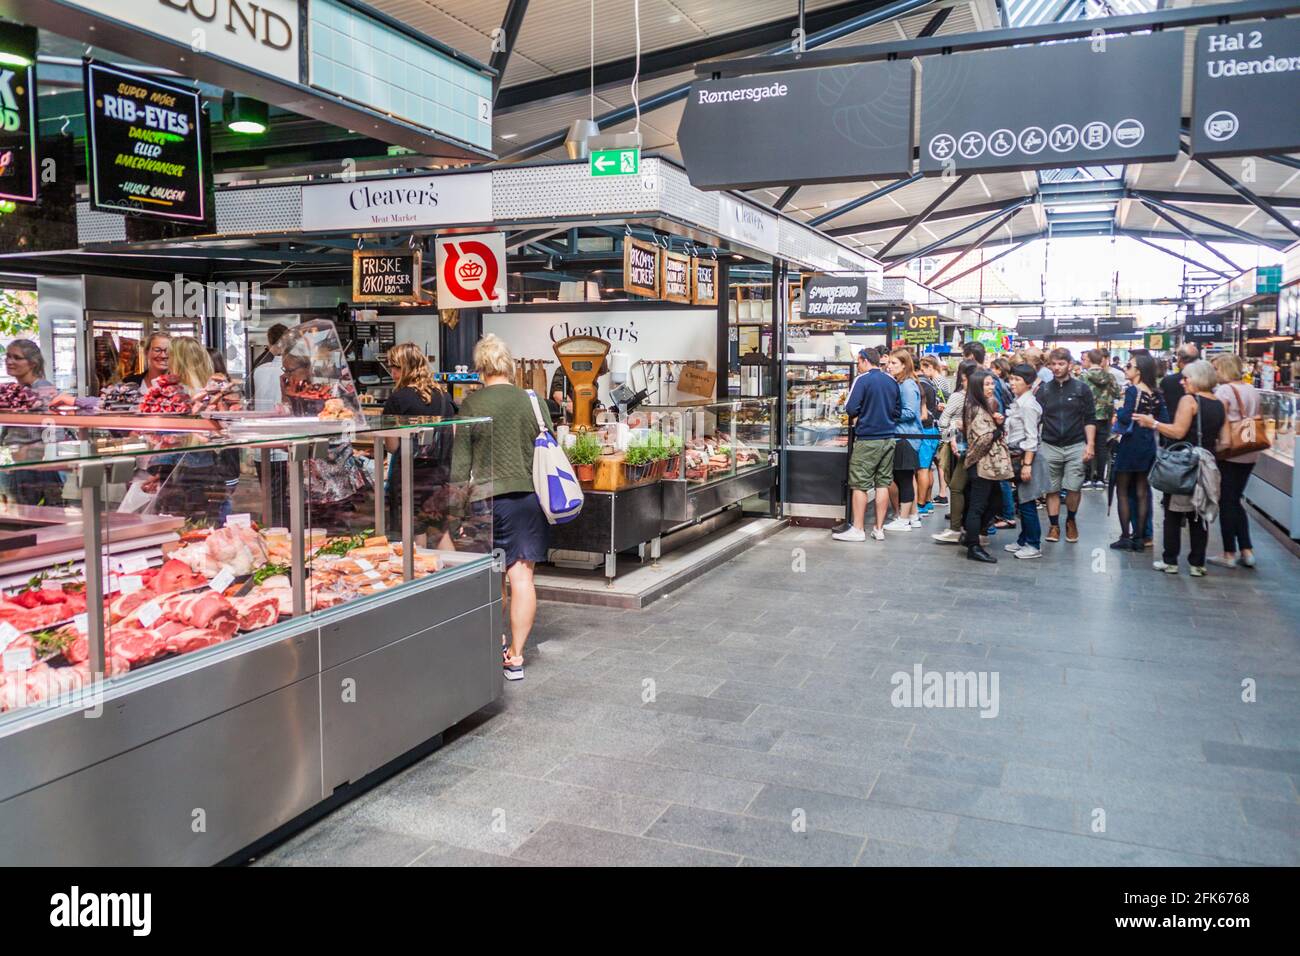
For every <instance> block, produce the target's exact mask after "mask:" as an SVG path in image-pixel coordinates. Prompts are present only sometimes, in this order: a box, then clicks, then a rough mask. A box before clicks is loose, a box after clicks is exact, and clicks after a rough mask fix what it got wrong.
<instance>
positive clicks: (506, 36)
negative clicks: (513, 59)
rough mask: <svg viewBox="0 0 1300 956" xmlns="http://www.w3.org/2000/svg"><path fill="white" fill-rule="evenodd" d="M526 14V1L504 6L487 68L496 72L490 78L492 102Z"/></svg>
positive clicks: (511, 1)
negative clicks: (503, 12) (504, 11)
mask: <svg viewBox="0 0 1300 956" xmlns="http://www.w3.org/2000/svg"><path fill="white" fill-rule="evenodd" d="M527 12H528V0H510V3H509V4H507V6H506V13H505V16H504V17H502V18H501V28H500V30H501V32H500V33H498V34H497V35H496V36H495V37H493V38H492V41H493V42H492V58H491V59H490V60H488V66H490V67H492V69H494V70H496V71H497V72H496V75H495V76H494V77H492V102H493V103H495V102H496V100H497V97H498V96H499V95H500V94H501V79H502V77H504V76H505V75H506V65H507V64H509V62H510V54H511V53H512V52H514V49H515V41H516V40H517V39H518V38H519V30H520V28H521V27H523V25H524V14H526V13H527ZM498 41H500V42H498Z"/></svg>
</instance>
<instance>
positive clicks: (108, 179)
mask: <svg viewBox="0 0 1300 956" xmlns="http://www.w3.org/2000/svg"><path fill="white" fill-rule="evenodd" d="M85 85H86V117H87V123H86V129H87V136H86V150H87V158H86V162H87V166H88V168H89V171H90V177H89V178H90V202H91V205H92V206H93V207H94V208H96V209H100V210H103V211H104V212H116V213H134V214H136V215H141V216H153V217H156V218H159V219H176V220H185V221H190V222H201V221H203V220H205V219H207V218H208V209H207V193H208V183H209V181H210V180H211V177H212V170H211V163H210V161H209V159H210V157H209V150H210V146H209V144H208V143H207V142H206V140H205V139H204V136H203V123H202V122H201V115H200V108H201V101H200V98H199V93H198V91H197V90H195V89H192V88H189V87H184V86H178V85H177V84H175V83H169V82H164V81H162V80H159V79H157V78H155V77H147V76H140V75H139V74H136V73H129V72H127V71H126V70H120V69H118V68H117V67H114V66H107V65H105V64H102V63H91V62H89V61H87V63H86V68H85Z"/></svg>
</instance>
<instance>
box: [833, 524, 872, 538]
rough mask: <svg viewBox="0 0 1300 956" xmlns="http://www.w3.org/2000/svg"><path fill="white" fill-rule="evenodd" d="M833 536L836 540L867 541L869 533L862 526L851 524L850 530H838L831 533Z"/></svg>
mask: <svg viewBox="0 0 1300 956" xmlns="http://www.w3.org/2000/svg"><path fill="white" fill-rule="evenodd" d="M831 537H832V538H834V539H835V540H836V541H866V540H867V533H866V532H865V531H863V530H862V529H861V528H855V527H853V526H852V525H849V530H847V531H836V532H835V533H834V534H833V535H831Z"/></svg>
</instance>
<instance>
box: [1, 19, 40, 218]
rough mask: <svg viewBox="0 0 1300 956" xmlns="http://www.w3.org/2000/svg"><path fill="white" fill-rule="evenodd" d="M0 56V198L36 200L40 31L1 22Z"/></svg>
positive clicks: (23, 200)
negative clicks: (37, 60)
mask: <svg viewBox="0 0 1300 956" xmlns="http://www.w3.org/2000/svg"><path fill="white" fill-rule="evenodd" d="M0 57H3V59H0V199H14V200H17V201H19V202H35V201H36V31H35V30H33V29H32V28H30V27H22V26H18V25H17V24H13V23H0ZM24 64H25V65H24Z"/></svg>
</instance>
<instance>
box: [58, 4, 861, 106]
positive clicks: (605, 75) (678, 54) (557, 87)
mask: <svg viewBox="0 0 1300 956" xmlns="http://www.w3.org/2000/svg"><path fill="white" fill-rule="evenodd" d="M884 2H885V0H854V2H852V3H840V4H836V5H835V6H833V7H825V8H823V9H821V10H813V11H810V12H809V13H807V14H806V16H805V18H804V30H805V31H806V32H805V36H807V35H808V34H812V33H816V32H818V31H819V30H824V29H826V28H827V27H831V26H834V25H835V24H837V23H843V22H844V21H845V20H846V19H848V18H850V17H856V16H860V15H861V14H863V13H869V12H870V11H872V10H874V9H876V8H878V7H880V6H881V4H882V3H884ZM798 26H799V18H798V17H797V16H790V17H783V18H782V19H780V20H771V21H769V22H767V23H758V24H754V25H753V26H749V27H745V28H744V29H743V30H734V31H732V32H731V33H722V34H718V35H717V36H711V37H705V38H703V39H700V40H692V41H691V42H690V43H680V44H678V45H676V46H671V47H666V48H665V49H662V50H651V51H649V52H646V51H642V53H641V74H640V75H641V79H642V80H643V81H644V80H650V79H655V78H656V77H661V76H670V75H672V74H673V73H680V72H682V71H683V70H689V69H690V68H691V67H693V66H694V65H695V64H696V63H699V62H700V61H701V60H708V59H711V58H713V57H719V56H733V55H735V54H739V53H743V52H744V51H745V50H755V49H760V48H762V47H766V46H767V45H768V44H771V43H783V42H785V41H788V40H789V39H790V37H791V36H793V34H794V30H795V29H796V28H797V27H798ZM493 65H494V66H495V63H494V64H493ZM502 72H504V71H502ZM635 72H636V57H632V56H629V57H623V58H622V59H618V60H610V61H609V62H607V63H597V64H596V69H595V84H596V89H601V88H602V87H609V86H613V85H615V84H619V83H626V82H628V81H630V80H631V79H632V75H633V74H634V73H635ZM78 75H79V74H78ZM591 83H592V71H591V70H590V69H589V68H588V67H583V68H582V69H580V70H570V71H568V72H566V73H560V74H557V75H556V76H548V77H545V78H543V79H539V80H530V81H528V82H527V83H515V84H512V85H511V86H507V87H503V88H502V89H501V91H500V93H499V94H498V96H497V102H496V108H495V111H496V113H497V115H498V116H503V115H506V114H508V113H512V112H515V111H517V110H520V109H523V108H525V107H528V106H532V105H534V104H537V103H541V102H545V101H546V100H555V99H560V98H561V97H565V96H572V95H573V94H575V93H586V92H587V90H588V88H589V87H590V84H591Z"/></svg>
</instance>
